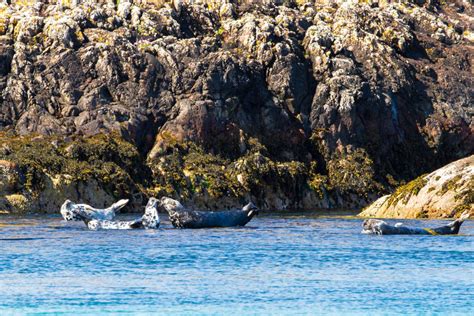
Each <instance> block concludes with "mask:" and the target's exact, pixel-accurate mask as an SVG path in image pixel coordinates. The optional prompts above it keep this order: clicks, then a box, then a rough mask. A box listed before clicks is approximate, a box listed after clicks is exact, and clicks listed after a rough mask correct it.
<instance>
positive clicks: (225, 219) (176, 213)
mask: <svg viewBox="0 0 474 316" xmlns="http://www.w3.org/2000/svg"><path fill="white" fill-rule="evenodd" d="M160 204H161V206H162V207H163V208H164V209H165V210H166V212H168V215H169V217H170V221H171V223H172V224H173V226H174V227H176V228H211V227H233V226H245V225H246V224H247V223H248V222H250V220H251V219H252V218H253V217H254V216H255V215H256V214H258V212H259V211H258V208H257V207H256V206H255V205H254V204H253V203H252V202H250V203H249V204H247V205H245V206H244V207H243V208H242V209H240V210H231V211H221V212H207V211H194V210H187V209H186V208H185V207H184V206H183V205H182V204H181V203H180V202H178V201H176V200H173V199H171V198H168V197H163V198H161V200H160Z"/></svg>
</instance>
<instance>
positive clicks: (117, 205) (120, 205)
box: [110, 199, 129, 212]
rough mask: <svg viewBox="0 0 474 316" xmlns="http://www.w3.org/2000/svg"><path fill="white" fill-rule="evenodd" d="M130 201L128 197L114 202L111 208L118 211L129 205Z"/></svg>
mask: <svg viewBox="0 0 474 316" xmlns="http://www.w3.org/2000/svg"><path fill="white" fill-rule="evenodd" d="M128 201H129V200H128V199H124V200H120V201H118V202H116V203H114V204H112V206H111V207H110V208H111V209H112V210H114V211H115V212H116V211H118V210H120V209H122V208H123V207H124V206H125V205H127V203H128Z"/></svg>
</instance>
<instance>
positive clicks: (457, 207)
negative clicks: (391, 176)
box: [359, 155, 474, 218]
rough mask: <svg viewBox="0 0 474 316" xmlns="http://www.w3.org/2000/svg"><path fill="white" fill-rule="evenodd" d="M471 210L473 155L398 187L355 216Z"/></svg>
mask: <svg viewBox="0 0 474 316" xmlns="http://www.w3.org/2000/svg"><path fill="white" fill-rule="evenodd" d="M466 210H467V211H474V155H473V156H470V157H467V158H464V159H460V160H457V161H455V162H452V163H450V164H448V165H447V166H444V167H443V168H440V169H438V170H436V171H434V172H432V173H430V174H428V175H424V176H421V177H419V178H417V179H416V180H413V181H411V182H409V183H408V184H406V185H404V186H401V187H399V188H398V189H397V190H396V191H395V192H394V193H393V194H391V195H386V196H383V197H381V198H380V199H378V200H377V201H375V202H374V203H373V204H371V205H370V206H369V207H367V208H366V209H365V210H364V211H363V212H362V213H360V214H359V216H365V217H381V218H384V217H385V218H434V217H455V216H457V215H459V214H460V213H462V212H463V211H466Z"/></svg>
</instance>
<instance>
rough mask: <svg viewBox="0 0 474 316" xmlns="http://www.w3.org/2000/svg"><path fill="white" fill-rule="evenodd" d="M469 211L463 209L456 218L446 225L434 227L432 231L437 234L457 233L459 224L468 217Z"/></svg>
mask: <svg viewBox="0 0 474 316" xmlns="http://www.w3.org/2000/svg"><path fill="white" fill-rule="evenodd" d="M470 215H471V213H470V212H469V211H464V212H463V213H462V214H461V216H459V218H458V219H456V220H454V221H452V222H451V223H449V224H448V225H446V226H441V227H438V228H434V229H433V231H434V232H435V233H436V234H439V235H456V234H458V233H459V229H460V228H461V225H462V224H463V223H464V221H465V220H466V219H468V218H469V216H470Z"/></svg>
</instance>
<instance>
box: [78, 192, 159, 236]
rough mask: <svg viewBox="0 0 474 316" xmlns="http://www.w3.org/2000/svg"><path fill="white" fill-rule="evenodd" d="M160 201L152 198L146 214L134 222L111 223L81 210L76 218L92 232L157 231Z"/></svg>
mask: <svg viewBox="0 0 474 316" xmlns="http://www.w3.org/2000/svg"><path fill="white" fill-rule="evenodd" d="M157 206H158V200H157V199H155V198H150V200H148V203H147V205H146V208H145V213H144V214H143V216H142V217H141V218H139V219H136V220H133V221H110V220H101V219H95V218H92V217H90V213H88V212H84V211H83V210H81V209H78V210H76V213H75V216H76V217H77V218H79V219H80V220H82V221H83V222H84V223H85V224H86V226H87V228H89V229H90V230H102V229H140V228H141V229H157V228H158V227H159V226H160V218H159V216H158V209H157Z"/></svg>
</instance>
